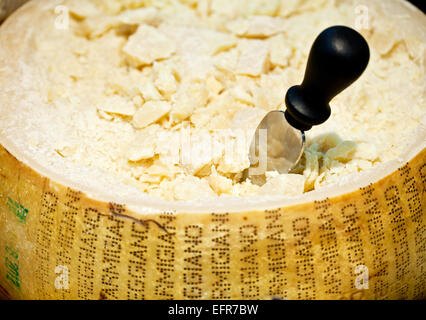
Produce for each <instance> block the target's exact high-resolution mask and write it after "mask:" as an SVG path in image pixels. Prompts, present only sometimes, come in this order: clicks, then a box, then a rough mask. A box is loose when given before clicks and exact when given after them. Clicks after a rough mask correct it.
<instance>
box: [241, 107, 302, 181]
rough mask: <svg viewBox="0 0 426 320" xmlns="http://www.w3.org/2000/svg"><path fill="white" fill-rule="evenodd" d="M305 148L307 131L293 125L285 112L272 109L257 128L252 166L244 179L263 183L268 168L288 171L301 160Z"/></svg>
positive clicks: (251, 157)
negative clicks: (305, 132)
mask: <svg viewBox="0 0 426 320" xmlns="http://www.w3.org/2000/svg"><path fill="white" fill-rule="evenodd" d="M304 149H305V134H304V132H302V131H300V130H298V129H295V128H294V127H292V126H291V125H290V124H289V123H288V122H287V120H286V118H285V116H284V112H282V111H271V112H269V113H268V114H267V115H266V116H265V117H264V118H263V120H262V121H261V122H260V124H259V126H258V127H257V129H256V132H255V134H254V137H253V139H252V142H251V145H250V151H249V159H250V168H249V169H247V170H246V171H245V172H244V173H243V178H244V179H245V178H249V179H250V180H251V181H252V182H253V183H255V184H258V185H263V184H264V183H265V182H266V177H265V172H266V171H278V172H279V173H288V172H289V171H290V170H291V169H293V168H294V167H295V166H296V165H297V163H298V162H299V161H300V158H301V157H302V154H303V151H304Z"/></svg>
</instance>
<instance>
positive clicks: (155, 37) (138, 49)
mask: <svg viewBox="0 0 426 320" xmlns="http://www.w3.org/2000/svg"><path fill="white" fill-rule="evenodd" d="M175 51H176V46H175V44H174V41H173V39H170V38H168V37H166V36H165V35H164V34H162V33H161V32H159V31H158V30H157V29H156V28H154V27H151V26H148V25H140V26H139V28H138V30H137V31H136V33H135V34H133V35H132V36H131V37H130V38H129V41H128V42H127V43H126V45H125V46H124V48H123V52H124V53H125V54H126V56H127V58H128V61H129V62H130V63H131V64H132V65H133V66H135V67H139V66H143V65H149V64H152V63H153V62H154V61H157V60H159V59H165V58H169V57H171V55H172V54H173V53H174V52H175Z"/></svg>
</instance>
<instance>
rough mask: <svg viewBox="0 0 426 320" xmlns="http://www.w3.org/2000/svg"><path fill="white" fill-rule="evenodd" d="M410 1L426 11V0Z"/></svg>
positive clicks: (409, 0)
mask: <svg viewBox="0 0 426 320" xmlns="http://www.w3.org/2000/svg"><path fill="white" fill-rule="evenodd" d="M408 2H411V3H412V4H414V5H415V6H416V7H417V8H419V9H420V10H422V11H423V13H425V3H426V0H408Z"/></svg>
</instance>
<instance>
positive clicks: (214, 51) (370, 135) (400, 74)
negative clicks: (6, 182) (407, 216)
mask: <svg viewBox="0 0 426 320" xmlns="http://www.w3.org/2000/svg"><path fill="white" fill-rule="evenodd" d="M52 2H53V1H52ZM58 3H60V5H61V6H63V7H65V8H67V10H68V14H69V16H68V17H67V19H65V20H64V21H65V22H66V23H67V24H66V25H65V27H64V28H62V27H61V26H62V25H61V24H60V22H64V21H61V20H60V18H61V17H60V16H58V11H57V10H56V11H55V9H54V8H55V7H52V8H49V9H48V10H50V11H49V12H50V13H49V14H50V15H49V17H50V20H49V19H47V20H46V21H41V22H38V23H39V24H40V26H39V28H37V33H36V34H34V35H33V39H32V41H34V44H35V46H36V48H37V50H36V51H34V52H32V53H31V54H32V57H31V59H32V63H33V64H35V65H37V70H38V76H39V80H38V81H39V82H38V84H37V86H38V88H39V92H40V100H41V101H42V102H43V104H44V106H45V108H43V110H37V111H36V112H35V113H34V115H35V116H34V117H33V118H32V119H30V120H26V121H29V122H31V123H30V124H28V126H30V127H37V128H38V130H39V131H38V132H37V133H33V134H29V139H28V143H29V144H30V145H31V147H32V148H34V149H37V148H40V149H43V150H50V151H54V153H55V154H56V156H57V157H58V159H61V161H71V162H73V163H77V164H81V165H84V166H87V167H89V168H96V169H97V170H104V171H105V172H106V174H110V175H111V176H113V177H114V179H117V181H120V182H122V183H124V184H128V185H131V186H133V187H135V188H137V189H138V190H140V191H141V192H144V193H146V194H149V195H152V196H155V197H159V198H162V199H166V200H194V199H204V198H215V197H220V196H223V195H227V196H242V197H245V196H253V195H257V194H259V195H287V196H297V195H300V194H302V193H304V192H309V191H311V190H313V189H318V188H321V187H322V186H324V185H329V184H333V183H337V182H338V181H339V180H341V179H342V177H345V176H348V175H350V174H356V173H358V172H360V171H363V170H365V169H369V168H372V167H374V166H375V165H377V164H379V163H382V162H385V161H388V160H391V159H394V158H396V157H397V156H398V155H399V154H400V153H401V152H402V151H403V149H404V148H405V146H406V141H407V140H408V139H409V138H410V135H412V134H413V133H414V131H415V129H416V128H417V127H418V126H419V124H420V122H421V119H422V117H424V115H425V103H424V96H425V85H424V84H425V72H424V66H425V43H424V42H423V41H422V39H423V38H422V37H420V36H419V37H417V36H416V34H413V35H411V37H403V36H402V35H401V33H399V32H398V31H395V28H396V26H397V25H398V23H397V21H389V20H390V19H389V17H388V16H387V15H386V14H385V13H384V12H383V10H385V9H383V6H382V5H381V4H380V2H379V1H371V2H369V3H370V4H367V9H368V10H367V12H368V16H367V17H364V18H365V19H367V20H365V21H364V25H362V24H361V25H360V26H359V25H357V24H359V23H361V22H363V21H362V19H361V20H360V18H363V17H362V16H361V17H360V14H365V13H363V12H362V10H359V6H360V5H362V4H361V3H360V2H359V3H358V2H357V1H337V0H335V1H333V0H330V1H325V0H321V1H307V2H306V1H297V0H293V1H280V0H268V1H260V0H250V1H244V0H199V1H196V0H181V1H172V0H155V1H148V0H126V1H118V0H111V1H106V0H103V1H100V0H99V1H97V0H89V1H86V0H84V1H83V0H68V1H59V2H58ZM58 19H59V20H58ZM395 19H402V20H403V19H405V18H404V16H403V15H402V16H398V14H397V13H395ZM55 23H56V24H55ZM58 23H59V27H58ZM332 25H347V26H350V27H358V29H359V31H360V32H361V33H362V34H363V35H364V36H365V38H366V39H367V41H368V43H369V45H370V51H371V59H370V63H369V66H368V68H367V70H366V72H365V73H364V74H363V75H362V77H361V78H360V79H359V80H358V81H357V82H356V83H355V84H354V85H353V86H351V87H350V88H349V89H347V90H345V91H344V92H343V93H341V94H340V95H339V96H338V97H336V98H335V99H334V100H333V101H332V102H331V109H332V116H331V118H330V119H329V120H328V121H327V122H326V123H325V124H323V125H321V126H318V127H314V128H313V129H312V130H310V131H308V132H307V149H306V151H305V153H304V155H303V157H302V160H301V162H300V163H299V165H298V166H297V167H296V168H295V169H294V170H293V171H292V172H290V173H289V174H281V175H280V174H278V173H277V172H268V173H267V175H266V177H267V182H266V184H265V185H263V186H262V187H259V186H257V185H255V184H252V183H251V182H250V181H245V182H241V181H240V179H241V174H242V171H244V169H246V168H247V167H248V166H249V164H250V163H249V160H248V146H249V143H250V140H251V137H252V134H253V132H254V129H255V128H256V126H257V125H258V124H259V122H260V121H261V120H262V118H263V117H264V116H265V114H266V113H267V112H268V111H272V110H285V105H284V97H285V93H286V91H287V90H288V88H289V87H290V86H292V85H296V84H300V83H301V81H302V79H303V75H304V71H305V70H304V69H305V66H306V62H307V56H308V53H309V50H310V46H311V44H312V43H313V41H314V39H315V37H316V36H317V35H318V34H319V33H320V32H321V31H322V30H323V29H325V28H327V27H329V26H332ZM48 114H54V118H55V124H54V125H52V117H51V116H48Z"/></svg>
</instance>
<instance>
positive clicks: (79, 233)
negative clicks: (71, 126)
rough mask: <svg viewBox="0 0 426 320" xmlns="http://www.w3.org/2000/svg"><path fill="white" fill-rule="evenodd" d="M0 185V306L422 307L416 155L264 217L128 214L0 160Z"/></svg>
mask: <svg viewBox="0 0 426 320" xmlns="http://www.w3.org/2000/svg"><path fill="white" fill-rule="evenodd" d="M0 179H1V182H2V183H1V184H0V228H1V229H2V230H4V232H2V233H0V245H1V248H0V260H1V261H3V262H5V263H1V264H0V293H1V294H2V296H4V297H6V298H12V299H271V298H273V297H279V298H282V299H424V298H426V296H425V294H426V272H425V268H426V262H425V254H426V249H425V248H426V246H425V239H426V238H425V235H426V224H425V206H426V197H425V193H426V190H425V186H426V150H425V149H424V150H422V151H421V152H420V153H419V154H418V155H417V156H415V157H414V158H413V159H412V160H410V161H409V162H408V163H407V164H405V165H403V166H401V167H400V168H399V169H398V170H396V171H395V172H393V173H392V174H390V175H389V176H387V177H385V178H383V179H381V180H380V181H377V182H374V183H371V184H370V185H367V186H366V187H364V188H361V189H359V190H357V191H354V192H352V193H347V194H343V195H341V196H337V197H333V198H325V199H324V200H321V201H315V202H309V203H304V204H299V205H294V206H287V207H282V208H277V209H276V210H264V211H261V210H259V211H249V210H244V211H241V212H233V213H226V212H223V213H212V214H209V213H198V214H196V213H190V214H185V213H173V212H164V213H159V214H146V215H144V214H139V213H137V212H132V211H131V210H129V209H127V208H126V206H125V205H123V204H115V203H106V202H99V201H96V200H94V199H91V198H90V197H88V196H87V195H85V194H84V193H82V192H80V191H78V190H73V189H71V188H69V187H67V186H64V185H61V184H59V183H56V182H55V181H52V180H50V179H49V178H47V177H44V176H41V175H39V174H38V173H36V172H35V171H34V170H32V169H31V168H29V167H28V166H26V165H25V164H23V163H22V162H20V161H18V160H17V159H16V158H15V157H14V156H13V155H11V154H10V153H9V152H8V151H7V150H6V149H4V148H1V149H0ZM360 266H361V267H360ZM365 272H367V279H368V282H366V283H363V282H362V281H360V280H359V278H357V277H360V276H361V277H362V278H364V276H365V275H366V274H365ZM357 279H358V280H357ZM357 281H358V282H357ZM357 284H358V285H357ZM360 284H361V287H360V286H359V285H360ZM362 284H364V286H362ZM365 284H367V286H365ZM357 287H358V288H361V289H358V288H357Z"/></svg>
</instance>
